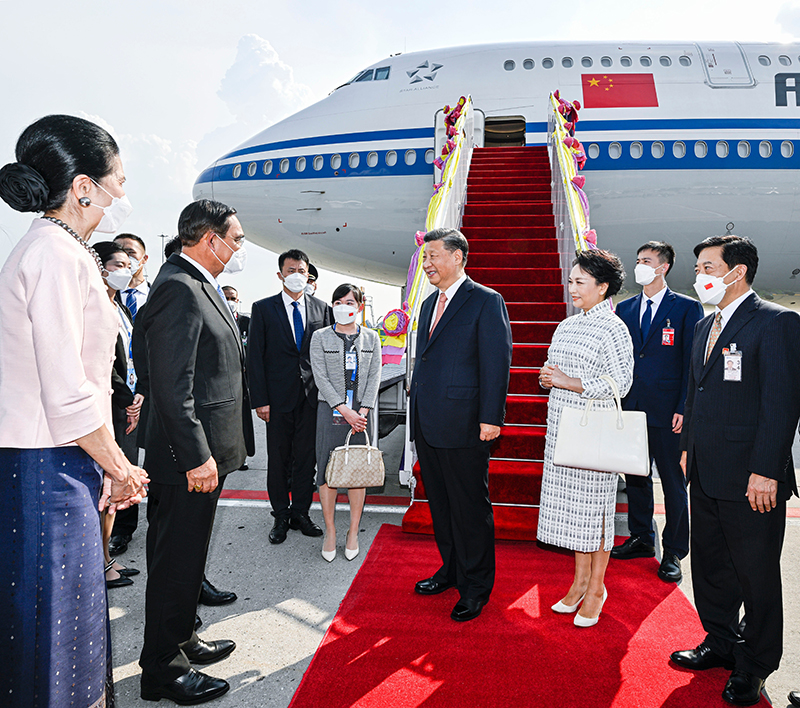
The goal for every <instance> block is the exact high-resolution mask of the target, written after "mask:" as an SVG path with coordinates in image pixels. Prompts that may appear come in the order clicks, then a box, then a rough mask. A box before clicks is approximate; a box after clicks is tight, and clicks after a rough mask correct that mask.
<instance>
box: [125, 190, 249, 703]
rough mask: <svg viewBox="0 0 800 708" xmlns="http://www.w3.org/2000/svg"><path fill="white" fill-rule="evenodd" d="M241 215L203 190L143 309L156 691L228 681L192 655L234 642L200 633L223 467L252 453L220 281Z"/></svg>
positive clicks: (235, 344)
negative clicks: (198, 617)
mask: <svg viewBox="0 0 800 708" xmlns="http://www.w3.org/2000/svg"><path fill="white" fill-rule="evenodd" d="M235 213H236V212H235V210H234V209H231V208H230V207H227V206H225V205H224V204H220V203H219V202H213V201H209V200H205V199H203V200H199V201H197V202H193V203H192V204H190V205H189V206H188V207H186V208H185V209H184V210H183V212H182V213H181V216H180V219H179V221H178V232H179V235H180V239H181V242H182V244H183V251H182V253H181V254H175V255H172V256H170V258H169V260H168V261H167V262H166V263H165V264H164V265H163V266H162V267H161V270H160V271H159V273H158V276H157V278H156V280H155V282H154V283H153V288H152V289H151V291H150V296H149V298H148V301H147V306H146V307H145V308H144V310H143V312H142V314H141V318H140V319H141V320H142V321H141V326H142V328H143V332H144V337H145V342H146V346H147V353H148V356H147V361H148V374H149V389H150V395H151V407H150V413H149V417H148V421H147V435H146V442H145V459H146V464H147V465H148V467H149V468H150V469H151V470H152V472H150V478H151V482H150V502H149V504H148V506H151V505H152V508H150V509H148V512H149V513H148V520H149V529H148V532H147V572H148V578H147V592H146V605H145V630H144V646H143V648H142V654H141V658H140V660H139V664H140V665H141V667H142V682H141V694H142V698H144V699H147V700H158V699H160V698H169V699H172V700H174V701H175V702H176V703H181V704H194V703H201V702H204V701H208V700H211V699H212V698H216V697H217V696H220V695H222V694H223V693H225V692H226V691H227V690H228V688H229V686H228V683H227V682H226V681H224V680H222V679H217V678H213V677H211V676H208V675H206V674H203V673H200V672H197V671H195V670H194V669H193V668H192V667H191V663H194V664H210V663H212V662H215V661H219V660H220V659H223V658H224V657H226V656H227V655H228V654H230V653H231V652H232V651H233V649H234V648H235V644H234V643H233V642H232V641H229V640H221V641H216V642H204V641H202V640H201V639H199V638H198V636H197V634H196V633H195V632H194V623H195V613H196V610H197V601H198V596H199V595H200V588H201V584H202V582H203V570H204V567H205V562H206V555H207V552H208V541H209V536H210V533H211V527H212V525H213V522H214V513H215V511H216V507H217V500H218V498H219V494H220V491H221V489H222V484H223V482H224V479H225V475H227V474H228V473H229V472H231V471H233V470H235V469H236V468H238V467H239V466H240V465H241V464H242V462H244V459H245V456H246V455H247V454H248V453H249V454H251V455H252V454H253V453H254V452H255V450H254V447H255V446H254V438H253V425H252V418H251V414H250V405H249V403H250V402H249V398H248V394H247V383H246V381H245V369H244V352H243V351H242V343H241V339H240V338H239V332H238V329H237V327H236V322H235V321H234V319H233V317H232V315H231V311H230V309H229V308H228V305H227V303H226V302H225V298H224V296H223V295H222V290H221V288H220V287H219V284H218V283H217V281H216V278H217V276H218V275H220V273H221V272H222V271H223V269H225V270H232V267H231V266H232V265H234V264H239V263H241V260H240V258H241V256H237V253H240V251H241V249H242V248H243V242H244V233H243V232H242V227H241V224H240V223H239V220H238V219H237V218H236V217H235V216H234V214H235ZM139 324H140V323H139V322H137V326H138V325H139Z"/></svg>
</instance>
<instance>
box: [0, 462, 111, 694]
mask: <svg viewBox="0 0 800 708" xmlns="http://www.w3.org/2000/svg"><path fill="white" fill-rule="evenodd" d="M101 485H102V476H101V474H100V472H99V471H98V469H97V468H96V467H95V465H94V462H93V461H92V459H91V458H90V457H89V455H87V454H86V453H85V452H84V451H83V450H81V449H80V448H78V447H61V448H47V449H43V450H18V449H8V448H3V449H0V499H2V501H3V508H2V512H0V705H3V706H13V707H14V708H16V707H17V706H19V708H23V707H24V708H45V707H47V708H61V707H62V706H63V707H64V708H66V707H67V706H69V707H75V708H95V707H96V706H106V705H110V704H111V703H113V684H110V683H109V681H108V679H109V676H110V673H111V662H110V643H109V624H108V608H107V601H106V587H105V575H104V572H103V568H104V558H103V544H102V540H101V534H100V515H99V513H98V511H97V503H98V501H99V498H100V489H101ZM107 684H108V686H109V687H110V694H109V693H108V692H107Z"/></svg>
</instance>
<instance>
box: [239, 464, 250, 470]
mask: <svg viewBox="0 0 800 708" xmlns="http://www.w3.org/2000/svg"><path fill="white" fill-rule="evenodd" d="M239 469H240V470H245V471H246V470H249V469H250V465H248V464H247V463H246V462H245V463H244V464H243V465H242V466H241V467H240V468H239Z"/></svg>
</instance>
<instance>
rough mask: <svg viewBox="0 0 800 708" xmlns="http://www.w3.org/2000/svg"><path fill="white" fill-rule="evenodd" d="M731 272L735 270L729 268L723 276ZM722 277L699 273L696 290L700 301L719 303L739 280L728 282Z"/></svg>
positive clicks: (710, 303) (695, 284)
mask: <svg viewBox="0 0 800 708" xmlns="http://www.w3.org/2000/svg"><path fill="white" fill-rule="evenodd" d="M731 273H733V270H729V271H728V272H727V273H725V275H723V276H722V278H724V277H725V276H727V275H730V274H731ZM722 278H718V277H716V276H714V275H706V274H705V273H698V274H697V277H696V278H695V281H694V290H695V292H696V293H697V297H698V298H700V302H702V303H703V304H704V305H719V304H720V302H722V298H724V297H725V291H726V290H727V289H728V288H729V287H730V286H731V285H733V283H735V282H737V281H738V278H737V280H734V281H733V283H726V282H725V281H724V280H723V279H722Z"/></svg>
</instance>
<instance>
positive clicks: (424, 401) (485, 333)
mask: <svg viewBox="0 0 800 708" xmlns="http://www.w3.org/2000/svg"><path fill="white" fill-rule="evenodd" d="M439 295H440V293H439V291H438V290H437V291H436V292H435V293H434V294H433V295H431V296H430V297H429V298H428V299H427V300H425V302H424V303H423V304H422V309H421V311H420V318H419V329H418V330H417V332H418V334H417V354H416V361H415V364H414V375H413V377H412V382H411V402H410V406H411V421H410V426H411V427H410V432H411V436H412V440H413V437H414V430H415V428H414V426H415V416H417V415H419V425H420V427H421V429H422V433H423V435H424V437H425V440H426V441H427V442H428V444H429V445H430V446H431V447H440V448H466V447H473V446H475V445H478V444H479V443H480V424H481V423H488V424H489V425H502V424H503V421H504V420H505V405H506V395H507V393H508V380H509V368H510V366H511V346H512V344H511V325H510V324H509V321H508V312H507V311H506V305H505V303H504V302H503V298H502V297H501V296H500V294H499V293H497V292H495V291H494V290H491V289H489V288H487V287H484V286H483V285H479V284H478V283H476V282H475V281H473V280H472V279H470V278H467V279H466V280H465V281H464V283H463V284H462V285H461V287H460V288H459V289H458V290H457V291H456V294H455V295H454V296H453V299H452V301H451V302H450V304H449V305H448V306H447V308H446V309H445V311H444V314H443V315H442V319H441V320H439V323H438V324H437V325H436V329H434V330H433V333H432V334H431V335H430V339H429V330H430V326H431V321H432V318H433V314H434V311H435V309H436V306H437V304H438V300H439Z"/></svg>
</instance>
